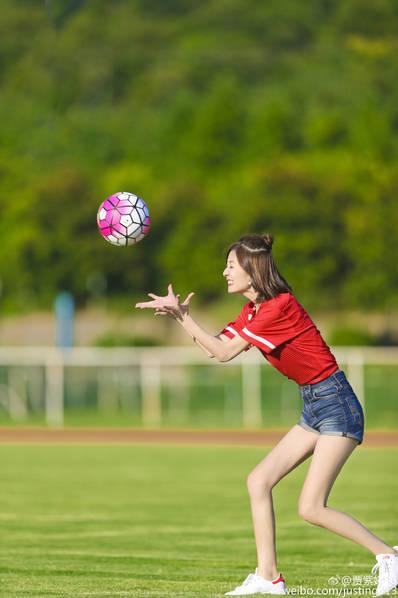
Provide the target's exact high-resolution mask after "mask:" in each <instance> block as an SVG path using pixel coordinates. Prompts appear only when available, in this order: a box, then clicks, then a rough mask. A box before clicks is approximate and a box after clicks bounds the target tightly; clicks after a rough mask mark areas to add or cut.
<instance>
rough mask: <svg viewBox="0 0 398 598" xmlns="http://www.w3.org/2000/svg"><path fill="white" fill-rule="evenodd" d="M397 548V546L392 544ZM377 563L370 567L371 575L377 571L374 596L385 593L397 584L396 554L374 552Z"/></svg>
mask: <svg viewBox="0 0 398 598" xmlns="http://www.w3.org/2000/svg"><path fill="white" fill-rule="evenodd" d="M393 548H394V550H398V546H393ZM376 560H377V563H376V565H375V566H374V567H373V569H372V575H375V573H376V571H378V572H379V581H378V583H377V589H376V596H381V595H382V594H387V592H390V591H391V590H393V589H394V588H395V587H396V586H398V555H397V554H376Z"/></svg>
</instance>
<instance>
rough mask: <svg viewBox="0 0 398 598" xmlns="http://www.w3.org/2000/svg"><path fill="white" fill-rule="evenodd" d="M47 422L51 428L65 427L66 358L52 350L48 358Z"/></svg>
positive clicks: (60, 352) (59, 352) (57, 351)
mask: <svg viewBox="0 0 398 598" xmlns="http://www.w3.org/2000/svg"><path fill="white" fill-rule="evenodd" d="M45 405H46V421H47V423H48V425H49V426H56V427H62V426H63V425H64V358H63V354H62V351H59V350H57V349H53V350H51V352H49V353H48V354H47V356H46V390H45Z"/></svg>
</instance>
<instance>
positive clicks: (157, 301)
mask: <svg viewBox="0 0 398 598" xmlns="http://www.w3.org/2000/svg"><path fill="white" fill-rule="evenodd" d="M167 290H168V294H167V295H165V296H164V297H161V296H159V295H155V294H154V293H148V296H149V297H151V298H152V299H153V301H146V302H143V303H137V304H136V307H138V308H140V309H145V308H153V309H155V316H158V315H170V316H172V317H173V318H176V319H182V318H183V317H184V316H186V315H188V313H189V302H190V300H191V298H192V297H193V295H194V294H195V293H189V294H188V295H187V296H186V298H185V299H184V301H183V302H182V303H180V295H175V294H174V291H173V286H172V284H169V286H168V289H167Z"/></svg>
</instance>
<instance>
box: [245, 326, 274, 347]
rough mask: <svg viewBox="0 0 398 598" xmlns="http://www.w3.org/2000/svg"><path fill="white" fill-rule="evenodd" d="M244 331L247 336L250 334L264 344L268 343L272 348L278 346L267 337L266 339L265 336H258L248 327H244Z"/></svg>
mask: <svg viewBox="0 0 398 598" xmlns="http://www.w3.org/2000/svg"><path fill="white" fill-rule="evenodd" d="M242 332H244V333H245V334H247V336H250V337H251V338H254V339H255V340H256V341H258V342H259V343H263V344H264V345H266V346H267V347H269V348H270V349H275V348H276V347H275V345H273V344H272V343H271V342H270V341H267V339H265V338H261V336H257V334H253V332H250V330H248V329H247V328H242Z"/></svg>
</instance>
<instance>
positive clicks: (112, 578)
mask: <svg viewBox="0 0 398 598" xmlns="http://www.w3.org/2000/svg"><path fill="white" fill-rule="evenodd" d="M268 450H269V449H264V450H261V449H259V448H249V447H241V448H227V447H209V446H201V447H193V446H189V447H188V446H159V445H158V446H109V445H107V446H76V445H71V446H64V445H63V446H1V447H0V455H1V463H2V476H1V479H2V492H1V495H0V529H1V543H0V555H1V563H0V596H1V597H2V598H3V597H4V598H16V597H25V596H26V597H29V598H34V597H36V596H37V597H40V598H44V597H57V598H59V597H64V596H68V597H69V596H70V597H72V596H73V597H75V598H80V597H83V596H96V597H97V596H98V597H101V596H104V597H105V596H114V597H117V596H129V597H130V596H136V597H138V598H139V597H144V596H145V597H151V596H153V597H155V596H162V597H169V596H170V597H171V596H173V597H174V596H177V597H178V596H181V597H182V596H184V597H185V598H189V597H194V596H201V597H206V596H209V597H210V596H212V597H217V596H222V595H223V593H224V592H225V591H227V590H229V589H231V588H232V587H234V586H235V585H236V584H237V583H238V582H240V581H242V579H243V578H244V577H245V576H246V575H247V574H248V573H249V572H250V570H252V569H253V567H254V566H255V546H254V542H253V537H252V529H251V519H250V512H249V502H248V498H247V493H246V486H245V480H246V476H247V473H248V472H249V471H250V469H251V468H252V467H253V466H254V465H255V464H256V463H257V462H258V461H259V460H260V459H261V458H262V457H263V456H264V454H266V453H267V452H268ZM397 465H398V449H365V448H363V447H362V448H360V449H359V450H357V451H355V452H354V454H353V455H352V456H351V458H350V459H349V461H348V463H347V464H346V465H345V467H344V468H343V471H342V473H341V474H340V476H339V478H338V480H337V482H336V484H335V487H334V488H333V490H332V493H331V496H330V504H331V505H332V506H335V507H336V508H338V509H341V510H343V511H346V512H349V513H351V514H352V515H353V516H354V517H356V518H358V519H359V520H360V521H362V523H364V524H365V525H367V526H368V527H370V528H371V529H372V531H374V532H375V533H376V534H379V535H381V536H382V537H383V538H384V539H385V540H386V541H388V542H390V543H394V544H396V543H397V542H398V537H396V535H395V534H394V527H395V525H396V522H397V520H398V505H397V501H396V496H397V490H398V479H397V476H396V474H395V472H396V471H397ZM307 467H308V462H307V463H305V464H303V465H301V466H300V467H299V468H298V469H297V470H296V471H294V472H292V473H291V474H290V475H289V476H288V477H287V478H285V479H284V480H282V481H281V483H280V484H279V485H278V486H277V488H275V490H274V502H275V508H276V517H277V526H278V527H277V543H278V553H279V567H280V569H281V570H282V571H283V573H284V575H285V576H286V578H287V581H288V584H289V585H290V586H298V585H300V584H301V585H304V586H306V587H312V588H316V587H328V584H327V580H328V578H329V577H331V576H337V575H339V576H340V577H341V576H343V575H351V576H353V575H368V574H370V569H371V567H372V565H373V558H372V556H371V555H370V554H368V553H367V552H366V551H365V550H364V549H362V548H361V547H359V546H357V545H355V544H353V543H351V542H349V541H347V540H344V539H343V538H340V537H338V536H336V535H334V534H331V533H330V532H328V531H326V530H324V529H321V528H317V527H314V526H311V525H309V524H308V523H306V522H304V521H302V520H300V519H299V517H298V515H297V499H298V496H299V493H300V488H301V485H302V482H303V479H304V476H305V472H306V469H307Z"/></svg>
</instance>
